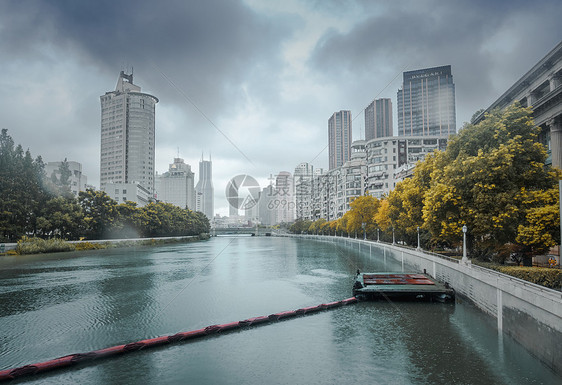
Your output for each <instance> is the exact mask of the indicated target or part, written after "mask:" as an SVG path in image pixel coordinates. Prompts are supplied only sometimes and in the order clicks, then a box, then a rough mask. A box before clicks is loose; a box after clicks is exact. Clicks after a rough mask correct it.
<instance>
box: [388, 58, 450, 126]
mask: <svg viewBox="0 0 562 385" xmlns="http://www.w3.org/2000/svg"><path fill="white" fill-rule="evenodd" d="M403 76H404V81H403V84H402V89H401V90H398V95H397V96H398V98H397V99H398V135H399V136H427V135H439V136H448V135H452V134H455V133H456V132H457V130H456V112H455V84H454V83H453V75H452V74H451V66H450V65H446V66H442V67H434V68H425V69H420V70H416V71H409V72H404V74H403Z"/></svg>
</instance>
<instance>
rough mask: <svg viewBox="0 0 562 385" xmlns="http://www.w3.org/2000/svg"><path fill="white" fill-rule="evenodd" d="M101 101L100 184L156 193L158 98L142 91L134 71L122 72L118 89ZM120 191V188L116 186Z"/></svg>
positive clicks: (149, 193)
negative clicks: (155, 146)
mask: <svg viewBox="0 0 562 385" xmlns="http://www.w3.org/2000/svg"><path fill="white" fill-rule="evenodd" d="M100 100H101V157H100V187H101V189H102V190H105V191H106V192H108V193H109V194H110V196H112V192H113V186H108V185H109V184H111V185H114V186H119V188H123V189H126V186H125V185H134V186H135V187H137V186H138V188H140V189H142V190H143V192H144V193H145V195H146V196H147V197H148V198H149V199H150V198H152V197H153V196H154V140H155V139H154V136H155V133H154V131H155V124H154V121H155V110H156V103H158V98H156V97H155V96H152V95H149V94H145V93H142V92H141V88H140V87H139V86H137V85H135V84H133V74H132V73H131V74H130V75H127V74H125V72H124V71H121V73H120V74H119V78H118V79H117V86H116V87H115V91H110V92H106V93H105V95H103V96H100ZM116 191H117V189H116Z"/></svg>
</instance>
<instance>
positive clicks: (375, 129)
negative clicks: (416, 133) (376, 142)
mask: <svg viewBox="0 0 562 385" xmlns="http://www.w3.org/2000/svg"><path fill="white" fill-rule="evenodd" d="M392 135H393V133H392V102H391V101H390V99H388V98H384V99H375V100H373V101H372V102H371V104H369V105H368V106H367V108H365V140H366V141H369V140H371V139H375V138H383V137H385V136H392Z"/></svg>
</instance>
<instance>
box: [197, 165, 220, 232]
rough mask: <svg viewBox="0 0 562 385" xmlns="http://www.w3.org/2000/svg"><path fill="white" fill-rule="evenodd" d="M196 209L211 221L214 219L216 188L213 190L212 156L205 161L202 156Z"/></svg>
mask: <svg viewBox="0 0 562 385" xmlns="http://www.w3.org/2000/svg"><path fill="white" fill-rule="evenodd" d="M195 196H196V200H195V207H196V210H197V211H201V212H202V213H203V214H205V215H206V216H207V218H209V221H211V220H212V219H213V217H214V215H215V214H214V212H215V205H214V188H213V163H212V161H211V156H210V155H209V160H203V154H201V161H200V162H199V181H198V182H197V186H195Z"/></svg>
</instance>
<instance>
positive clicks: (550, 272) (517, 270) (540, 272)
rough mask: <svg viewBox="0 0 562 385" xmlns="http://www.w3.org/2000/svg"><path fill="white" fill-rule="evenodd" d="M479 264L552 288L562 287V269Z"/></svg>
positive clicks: (479, 263) (558, 288) (559, 288)
mask: <svg viewBox="0 0 562 385" xmlns="http://www.w3.org/2000/svg"><path fill="white" fill-rule="evenodd" d="M477 264H478V265H479V266H482V267H485V268H488V269H492V270H495V271H499V272H500V273H504V274H507V275H511V276H512V277H516V278H519V279H523V280H525V281H528V282H532V283H536V284H537V285H541V286H545V287H548V288H551V289H556V290H561V289H562V270H560V269H558V268H549V267H530V266H506V265H499V264H495V263H485V262H477Z"/></svg>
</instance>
